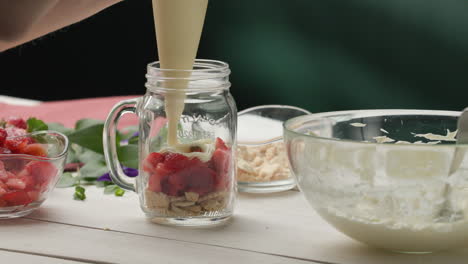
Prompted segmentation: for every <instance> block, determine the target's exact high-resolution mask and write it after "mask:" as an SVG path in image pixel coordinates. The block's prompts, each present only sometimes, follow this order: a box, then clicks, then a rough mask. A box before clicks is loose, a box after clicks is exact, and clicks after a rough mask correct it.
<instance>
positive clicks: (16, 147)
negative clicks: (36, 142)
mask: <svg viewBox="0 0 468 264" xmlns="http://www.w3.org/2000/svg"><path fill="white" fill-rule="evenodd" d="M28 144H29V140H28V139H27V138H24V137H19V138H12V139H7V140H5V144H4V146H5V147H6V148H8V149H9V150H11V152H13V153H15V154H18V153H21V152H22V151H23V149H24V148H25V147H26V146H27V145H28Z"/></svg>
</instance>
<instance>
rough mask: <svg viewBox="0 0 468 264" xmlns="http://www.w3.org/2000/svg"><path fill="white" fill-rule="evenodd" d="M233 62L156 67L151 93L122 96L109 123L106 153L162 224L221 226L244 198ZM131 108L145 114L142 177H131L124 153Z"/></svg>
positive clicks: (114, 172)
mask: <svg viewBox="0 0 468 264" xmlns="http://www.w3.org/2000/svg"><path fill="white" fill-rule="evenodd" d="M229 74H230V70H229V66H228V64H226V63H224V62H220V61H212V60H196V61H195V64H194V68H193V70H166V69H161V68H160V64H159V62H155V63H152V64H149V65H148V73H147V75H146V77H147V83H146V88H147V92H146V94H145V95H144V96H143V97H140V98H137V99H132V100H126V101H122V102H120V103H118V104H116V105H115V106H114V108H113V109H112V111H111V112H110V114H109V116H108V118H107V120H106V123H105V128H104V150H105V151H104V152H105V156H106V161H107V164H108V167H109V170H110V171H111V177H112V180H113V181H114V182H115V183H116V184H117V185H119V186H120V187H122V188H125V189H127V190H132V191H135V192H137V193H138V195H139V197H140V205H141V208H142V210H143V211H144V212H145V214H146V216H147V217H149V218H150V219H151V221H153V222H155V223H161V224H169V225H181V226H200V225H213V224H220V223H222V222H225V221H226V220H228V219H229V217H230V216H231V215H232V213H233V206H234V202H235V197H236V190H237V189H236V188H237V187H236V169H235V168H236V165H235V158H236V155H235V151H236V127H237V109H236V105H235V102H234V99H233V97H232V96H231V94H230V93H229V87H230V82H229ZM126 113H134V114H136V115H137V116H138V118H139V143H138V148H139V159H138V160H139V176H138V177H136V180H135V183H129V182H127V181H126V180H124V176H125V174H124V173H123V171H122V168H121V166H120V164H119V161H118V157H117V151H116V145H115V142H116V125H117V122H118V120H119V118H120V117H121V116H122V115H124V114H126Z"/></svg>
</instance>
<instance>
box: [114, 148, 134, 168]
mask: <svg viewBox="0 0 468 264" xmlns="http://www.w3.org/2000/svg"><path fill="white" fill-rule="evenodd" d="M117 154H118V156H119V160H120V162H121V163H122V164H123V165H124V166H126V167H129V168H138V163H139V162H138V146H137V145H133V144H132V145H126V146H121V147H119V148H118V149H117Z"/></svg>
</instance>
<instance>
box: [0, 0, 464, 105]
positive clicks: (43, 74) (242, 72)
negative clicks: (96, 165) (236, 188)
mask: <svg viewBox="0 0 468 264" xmlns="http://www.w3.org/2000/svg"><path fill="white" fill-rule="evenodd" d="M198 57H199V58H205V59H218V60H223V61H226V62H228V63H229V64H230V65H231V69H232V76H231V81H232V84H233V86H232V93H233V95H234V97H235V98H236V101H237V104H238V106H239V109H243V108H246V107H249V106H254V105H260V104H289V105H296V106H300V107H303V108H306V109H308V110H309V111H312V112H322V111H335V110H344V109H370V108H374V109H375V108H413V109H418V108H419V109H450V110H461V109H463V108H464V107H465V106H468V92H467V88H468V1H467V0H282V1H279V0H248V1H247V0H230V1H228V0H210V2H209V9H208V13H207V18H206V24H205V29H204V33H203V37H202V41H201V44H200V50H199V56H198ZM156 59H157V53H156V41H155V33H154V24H153V13H152V6H151V1H150V0H125V1H123V2H122V3H119V4H117V5H115V6H113V7H111V8H109V9H107V10H105V11H103V12H101V13H100V14H98V15H96V16H93V17H92V18H90V19H87V20H85V21H83V22H80V23H78V24H75V25H73V26H71V27H67V28H65V29H62V30H60V31H58V32H55V33H53V34H50V35H49V36H46V37H44V38H41V39H40V40H36V41H34V42H33V43H29V44H26V45H22V46H21V47H19V48H15V49H12V50H9V51H7V52H4V53H1V54H0V77H1V82H0V90H1V93H3V94H7V95H13V96H21V97H26V98H34V99H40V100H62V99H73V98H84V97H97V96H111V95H127V94H143V93H144V92H145V88H144V82H145V73H146V64H147V63H149V62H152V61H155V60H156Z"/></svg>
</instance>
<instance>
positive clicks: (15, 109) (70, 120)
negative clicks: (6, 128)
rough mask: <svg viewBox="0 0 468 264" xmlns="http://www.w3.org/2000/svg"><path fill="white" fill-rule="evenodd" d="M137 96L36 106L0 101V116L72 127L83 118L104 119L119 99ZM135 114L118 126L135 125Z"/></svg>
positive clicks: (48, 103) (68, 101)
mask: <svg viewBox="0 0 468 264" xmlns="http://www.w3.org/2000/svg"><path fill="white" fill-rule="evenodd" d="M136 97H139V96H138V95H134V96H115V97H102V98H91V99H79V100H67V101H54V102H45V103H41V104H40V105H37V106H17V105H9V104H4V103H0V118H1V117H8V116H18V117H23V118H29V117H36V118H38V119H41V120H44V121H45V122H47V123H50V122H58V123H62V124H63V125H65V126H66V127H74V125H75V122H76V121H78V120H80V119H83V118H92V119H100V120H105V119H106V118H107V115H108V114H109V112H110V110H111V108H112V107H113V106H114V105H115V104H116V103H118V102H119V101H122V100H126V99H132V98H136ZM137 123H138V119H137V117H136V116H135V115H131V114H128V115H125V117H124V118H122V120H121V121H120V122H119V127H120V128H122V127H126V126H129V125H136V124H137Z"/></svg>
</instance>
